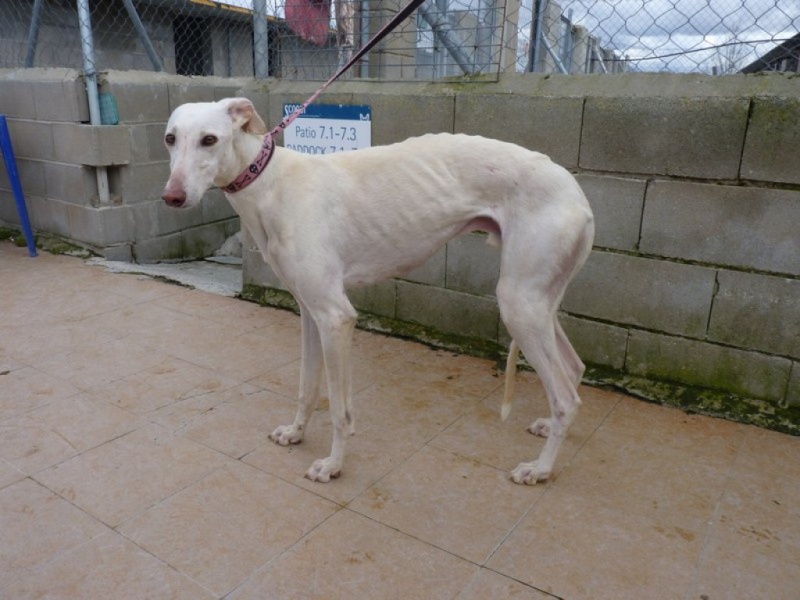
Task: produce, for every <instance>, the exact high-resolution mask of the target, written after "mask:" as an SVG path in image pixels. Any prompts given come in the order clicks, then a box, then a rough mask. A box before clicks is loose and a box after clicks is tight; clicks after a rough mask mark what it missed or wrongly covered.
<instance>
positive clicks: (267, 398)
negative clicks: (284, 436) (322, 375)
mask: <svg viewBox="0 0 800 600" xmlns="http://www.w3.org/2000/svg"><path fill="white" fill-rule="evenodd" d="M222 396H224V397H225V400H224V401H223V402H220V403H219V404H216V405H215V406H214V407H212V408H211V409H210V410H208V411H207V412H205V413H203V414H202V415H200V416H198V417H197V418H195V419H193V420H192V421H191V422H189V423H187V424H186V426H185V427H184V429H183V430H182V432H183V435H184V436H185V437H187V438H189V439H191V440H194V441H196V442H200V443H201V444H204V445H206V446H209V447H210V448H214V449H215V450H218V451H219V452H223V453H225V454H227V455H228V456H231V457H233V458H241V457H242V456H244V455H245V454H249V453H250V452H252V451H253V450H255V449H256V448H258V447H260V446H263V445H265V444H272V443H273V442H271V441H270V440H269V438H268V436H269V434H270V433H272V431H273V430H274V429H275V427H277V426H278V425H279V424H280V422H281V421H284V420H286V419H287V418H289V417H288V414H291V413H292V412H293V410H294V402H292V401H291V400H289V399H287V398H284V397H283V396H279V395H277V394H273V393H272V392H268V391H266V390H262V389H260V388H257V387H254V386H251V385H249V384H243V385H241V386H238V387H236V388H232V389H230V390H227V391H226V392H223V393H222Z"/></svg>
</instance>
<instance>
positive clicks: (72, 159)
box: [52, 123, 131, 166]
mask: <svg viewBox="0 0 800 600" xmlns="http://www.w3.org/2000/svg"><path fill="white" fill-rule="evenodd" d="M52 130H53V144H54V148H55V158H56V160H58V161H61V162H65V163H70V164H74V165H92V166H108V165H124V164H128V163H129V162H130V161H131V144H130V137H129V135H128V129H127V128H126V127H124V126H121V125H98V126H94V125H79V124H76V123H58V124H53V125H52Z"/></svg>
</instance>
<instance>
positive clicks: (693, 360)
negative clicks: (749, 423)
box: [625, 331, 792, 402]
mask: <svg viewBox="0 0 800 600" xmlns="http://www.w3.org/2000/svg"><path fill="white" fill-rule="evenodd" d="M625 366H626V370H627V371H628V372H630V373H631V374H633V375H640V376H643V377H654V378H656V379H665V380H668V381H675V382H678V383H682V384H688V385H694V386H700V387H706V388H712V389H718V390H724V391H727V392H731V393H733V394H736V395H737V396H744V397H755V398H760V399H764V400H770V401H773V402H782V401H783V400H784V394H785V392H786V385H787V383H788V381H789V373H790V371H791V368H792V363H791V361H789V360H788V359H785V358H780V357H775V356H767V355H765V354H760V353H758V352H750V351H745V350H739V349H736V348H727V347H724V346H717V345H715V344H710V343H708V342H702V341H697V340H688V339H685V338H677V337H670V336H665V335H659V334H654V333H649V332H646V331H631V332H630V341H629V344H628V358H627V361H626V365H625Z"/></svg>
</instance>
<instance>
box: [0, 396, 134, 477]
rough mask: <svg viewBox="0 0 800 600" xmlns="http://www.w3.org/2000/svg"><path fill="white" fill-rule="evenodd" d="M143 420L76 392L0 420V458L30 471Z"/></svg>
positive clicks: (55, 461) (121, 432)
mask: <svg viewBox="0 0 800 600" xmlns="http://www.w3.org/2000/svg"><path fill="white" fill-rule="evenodd" d="M143 423H144V421H142V420H141V419H137V418H136V417H135V416H134V415H131V414H130V413H128V412H125V411H124V410H122V409H120V408H117V407H115V406H112V405H110V404H106V403H104V402H99V401H95V400H91V399H89V398H87V397H86V396H85V395H83V394H77V395H75V396H71V397H69V398H60V399H57V400H53V401H52V402H50V403H49V404H47V405H45V406H43V407H41V408H37V409H34V410H31V411H28V412H26V413H25V414H23V415H20V416H17V417H14V418H10V419H6V420H4V421H0V458H3V459H5V460H7V461H8V462H10V463H11V464H13V465H14V466H15V467H16V468H18V469H20V470H21V471H24V472H25V473H28V474H32V473H35V472H37V471H40V470H41V469H44V468H46V467H50V466H52V465H54V464H56V463H59V462H62V461H64V460H66V459H68V458H70V457H72V456H75V455H77V454H80V453H81V452H84V451H85V450H88V449H90V448H94V447H95V446H99V445H101V444H103V443H105V442H107V441H109V440H112V439H114V438H117V437H119V436H121V435H124V434H126V433H128V432H129V431H133V430H134V429H136V428H137V427H140V426H142V425H143Z"/></svg>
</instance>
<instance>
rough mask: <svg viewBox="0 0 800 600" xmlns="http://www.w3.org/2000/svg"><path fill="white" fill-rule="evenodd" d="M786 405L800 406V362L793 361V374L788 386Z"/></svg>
mask: <svg viewBox="0 0 800 600" xmlns="http://www.w3.org/2000/svg"><path fill="white" fill-rule="evenodd" d="M784 404H785V405H786V406H800V362H796V363H792V374H791V375H790V376H789V386H788V387H787V388H786V400H785V402H784Z"/></svg>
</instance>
